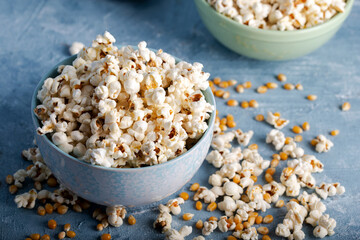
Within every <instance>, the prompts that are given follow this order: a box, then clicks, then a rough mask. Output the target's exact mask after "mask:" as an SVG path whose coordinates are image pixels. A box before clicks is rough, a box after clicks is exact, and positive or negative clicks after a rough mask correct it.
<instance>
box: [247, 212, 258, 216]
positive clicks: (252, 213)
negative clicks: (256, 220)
mask: <svg viewBox="0 0 360 240" xmlns="http://www.w3.org/2000/svg"><path fill="white" fill-rule="evenodd" d="M257 216H259V213H258V212H251V213H249V217H257Z"/></svg>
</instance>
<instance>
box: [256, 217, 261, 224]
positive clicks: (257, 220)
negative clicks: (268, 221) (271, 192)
mask: <svg viewBox="0 0 360 240" xmlns="http://www.w3.org/2000/svg"><path fill="white" fill-rule="evenodd" d="M262 220H263V217H262V216H257V217H256V218H255V223H256V224H261V223H262Z"/></svg>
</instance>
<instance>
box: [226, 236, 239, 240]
mask: <svg viewBox="0 0 360 240" xmlns="http://www.w3.org/2000/svg"><path fill="white" fill-rule="evenodd" d="M236 239H237V238H236V237H234V236H231V235H230V236H228V237H227V240H236Z"/></svg>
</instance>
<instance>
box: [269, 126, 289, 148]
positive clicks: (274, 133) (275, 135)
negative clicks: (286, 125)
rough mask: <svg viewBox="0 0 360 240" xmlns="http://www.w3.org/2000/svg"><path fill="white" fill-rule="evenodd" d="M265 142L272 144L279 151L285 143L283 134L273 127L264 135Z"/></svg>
mask: <svg viewBox="0 0 360 240" xmlns="http://www.w3.org/2000/svg"><path fill="white" fill-rule="evenodd" d="M266 143H271V144H273V145H274V146H275V149H276V151H279V150H280V149H282V148H283V146H284V144H285V135H284V134H283V133H282V132H281V131H279V130H277V129H273V130H271V131H270V132H269V133H268V134H267V135H266Z"/></svg>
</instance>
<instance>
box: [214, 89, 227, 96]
mask: <svg viewBox="0 0 360 240" xmlns="http://www.w3.org/2000/svg"><path fill="white" fill-rule="evenodd" d="M224 93H225V91H224V90H222V89H219V90H216V91H215V93H214V94H215V96H216V97H222V96H223V95H224Z"/></svg>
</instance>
